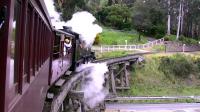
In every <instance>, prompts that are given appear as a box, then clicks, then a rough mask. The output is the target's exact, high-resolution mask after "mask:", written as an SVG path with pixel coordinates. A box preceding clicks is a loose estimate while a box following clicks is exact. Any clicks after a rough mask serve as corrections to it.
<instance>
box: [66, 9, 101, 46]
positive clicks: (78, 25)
mask: <svg viewBox="0 0 200 112" xmlns="http://www.w3.org/2000/svg"><path fill="white" fill-rule="evenodd" d="M95 20H96V18H95V17H94V16H93V15H92V14H90V13H89V12H87V11H81V12H77V13H75V14H73V16H72V19H71V20H69V21H68V22H67V24H66V25H67V26H68V27H71V28H72V31H74V32H76V33H78V34H80V38H81V40H82V41H84V42H85V43H86V47H91V46H92V44H93V42H94V40H95V37H96V35H97V34H98V33H101V32H102V28H101V27H100V26H99V25H97V24H95V23H94V22H95Z"/></svg>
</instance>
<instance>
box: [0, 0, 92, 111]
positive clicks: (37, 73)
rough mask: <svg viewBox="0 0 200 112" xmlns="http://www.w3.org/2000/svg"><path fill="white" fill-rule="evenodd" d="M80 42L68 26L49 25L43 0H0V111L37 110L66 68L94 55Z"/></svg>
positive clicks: (39, 109) (41, 108) (73, 68)
mask: <svg viewBox="0 0 200 112" xmlns="http://www.w3.org/2000/svg"><path fill="white" fill-rule="evenodd" d="M65 39H68V40H69V41H70V42H71V46H70V48H67V50H66V49H65V47H64V44H65V41H64V40H65ZM80 45H81V41H80V40H79V35H78V34H76V33H74V32H72V31H71V30H70V29H68V28H64V29H62V30H55V29H53V28H52V25H51V23H50V19H49V16H48V13H47V10H46V6H45V4H44V0H0V104H1V105H0V112H41V111H42V110H43V106H44V102H45V98H46V94H47V91H48V89H49V88H50V87H51V86H52V85H53V84H55V83H56V81H58V80H59V78H60V77H61V76H62V75H63V74H64V73H65V72H66V71H68V70H71V71H73V70H75V67H76V66H78V65H80V64H81V63H85V62H88V61H90V60H93V59H95V57H94V52H91V51H90V50H88V49H87V50H86V49H84V48H82V47H81V46H80Z"/></svg>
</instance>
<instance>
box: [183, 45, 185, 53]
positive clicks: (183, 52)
mask: <svg viewBox="0 0 200 112" xmlns="http://www.w3.org/2000/svg"><path fill="white" fill-rule="evenodd" d="M184 52H185V44H183V53H184Z"/></svg>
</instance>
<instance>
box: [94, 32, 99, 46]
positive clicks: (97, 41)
mask: <svg viewBox="0 0 200 112" xmlns="http://www.w3.org/2000/svg"><path fill="white" fill-rule="evenodd" d="M99 39H100V36H99V34H97V36H96V38H95V41H94V45H99V41H100V40H99Z"/></svg>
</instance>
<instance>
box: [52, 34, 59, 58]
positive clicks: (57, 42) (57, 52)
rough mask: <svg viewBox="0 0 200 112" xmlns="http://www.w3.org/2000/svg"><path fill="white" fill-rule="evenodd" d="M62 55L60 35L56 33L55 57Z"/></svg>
mask: <svg viewBox="0 0 200 112" xmlns="http://www.w3.org/2000/svg"><path fill="white" fill-rule="evenodd" d="M59 57H60V35H56V37H55V39H54V46H53V59H57V58H59Z"/></svg>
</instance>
